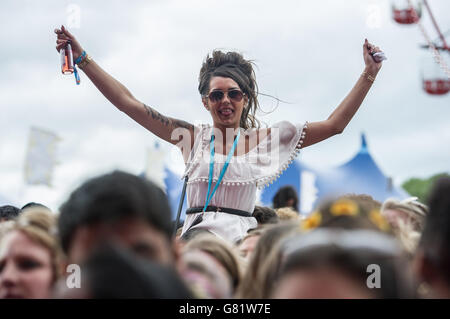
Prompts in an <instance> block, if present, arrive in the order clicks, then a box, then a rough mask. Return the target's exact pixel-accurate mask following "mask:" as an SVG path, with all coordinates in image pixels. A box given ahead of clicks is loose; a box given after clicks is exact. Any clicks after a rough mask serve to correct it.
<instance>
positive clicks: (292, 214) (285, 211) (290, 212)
mask: <svg viewBox="0 0 450 319" xmlns="http://www.w3.org/2000/svg"><path fill="white" fill-rule="evenodd" d="M275 212H276V214H277V216H278V218H279V219H280V220H298V219H300V215H299V214H298V213H297V212H296V211H295V210H294V209H292V207H281V208H277V209H276V210H275Z"/></svg>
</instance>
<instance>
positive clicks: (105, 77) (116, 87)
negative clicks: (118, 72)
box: [55, 26, 194, 148]
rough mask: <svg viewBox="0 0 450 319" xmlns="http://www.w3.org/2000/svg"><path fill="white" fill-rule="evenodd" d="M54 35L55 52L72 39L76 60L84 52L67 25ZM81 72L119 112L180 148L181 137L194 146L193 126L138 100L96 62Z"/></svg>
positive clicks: (86, 66)
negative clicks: (184, 132)
mask: <svg viewBox="0 0 450 319" xmlns="http://www.w3.org/2000/svg"><path fill="white" fill-rule="evenodd" d="M55 33H56V34H57V35H58V38H57V40H56V43H57V46H56V50H57V51H58V52H59V50H60V49H61V48H63V47H64V46H65V45H66V43H67V41H68V40H70V41H71V43H72V51H73V57H74V60H76V59H77V57H79V56H80V55H81V54H82V52H83V49H82V47H81V45H80V43H79V42H78V41H77V39H76V38H75V37H74V36H73V35H72V34H71V33H70V32H69V31H68V30H67V29H65V28H64V26H62V27H61V29H55ZM82 70H83V72H84V73H85V74H86V75H87V76H88V77H89V79H90V80H91V81H92V83H94V85H95V86H96V87H97V88H98V89H99V91H100V92H101V93H102V94H103V95H104V96H105V97H106V98H107V99H108V100H109V101H110V102H111V103H112V104H113V105H114V106H116V107H117V108H118V109H119V110H120V111H122V112H124V113H126V114H127V115H128V116H130V117H131V118H132V119H133V120H135V121H136V122H138V123H139V124H141V125H142V126H143V127H145V128H146V129H148V130H149V131H150V132H152V133H153V134H155V135H156V136H158V137H160V138H162V139H163V140H165V141H167V142H169V143H172V144H176V145H178V146H180V145H182V144H184V143H180V142H181V139H182V136H184V137H186V136H189V137H190V145H185V147H187V148H189V147H192V144H193V141H194V126H193V125H192V124H189V123H187V122H185V121H182V120H177V119H174V118H171V117H167V116H164V115H162V114H161V113H159V112H157V111H156V110H155V109H153V108H152V107H150V106H148V105H145V104H144V103H142V102H140V101H138V100H137V99H136V98H135V97H134V96H133V95H132V94H131V92H130V91H129V90H128V89H127V88H126V87H125V86H124V85H122V83H120V82H119V81H117V80H116V79H115V78H113V77H112V76H111V75H109V74H108V73H107V72H105V71H104V70H103V69H102V68H101V67H100V66H99V65H98V64H97V63H96V62H95V61H94V60H92V61H91V62H89V63H88V64H87V65H85V66H84V67H83V68H82ZM178 128H181V129H185V130H187V132H189V133H188V134H189V135H187V134H183V135H181V134H178V133H177V134H172V133H173V132H174V130H175V129H178ZM184 142H186V141H184Z"/></svg>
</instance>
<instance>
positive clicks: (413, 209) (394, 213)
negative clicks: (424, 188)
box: [381, 197, 428, 232]
mask: <svg viewBox="0 0 450 319" xmlns="http://www.w3.org/2000/svg"><path fill="white" fill-rule="evenodd" d="M381 212H382V214H383V216H385V217H386V219H387V220H388V221H389V223H390V224H391V226H392V227H393V228H398V227H399V224H400V223H403V224H410V225H411V226H412V227H413V230H415V231H418V232H421V231H422V229H423V224H424V221H425V217H426V216H427V214H428V207H427V206H426V205H424V204H422V203H421V202H419V201H418V200H417V197H410V198H407V199H404V200H396V199H394V198H389V199H387V200H386V201H385V202H384V203H383V206H382V207H381Z"/></svg>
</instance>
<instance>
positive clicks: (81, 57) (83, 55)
mask: <svg viewBox="0 0 450 319" xmlns="http://www.w3.org/2000/svg"><path fill="white" fill-rule="evenodd" d="M85 57H86V51H83V52H82V53H81V55H80V56H79V57H78V58H77V59H76V60H75V64H76V65H78V64H80V62H81V61H82V60H83V59H84V58H85Z"/></svg>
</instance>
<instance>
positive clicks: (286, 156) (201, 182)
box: [0, 26, 450, 299]
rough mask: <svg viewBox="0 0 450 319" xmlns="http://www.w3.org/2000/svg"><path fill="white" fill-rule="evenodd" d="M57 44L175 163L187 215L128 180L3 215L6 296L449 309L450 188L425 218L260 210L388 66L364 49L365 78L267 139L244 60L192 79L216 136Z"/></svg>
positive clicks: (408, 203)
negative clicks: (444, 303)
mask: <svg viewBox="0 0 450 319" xmlns="http://www.w3.org/2000/svg"><path fill="white" fill-rule="evenodd" d="M54 32H55V34H56V38H57V39H56V49H57V50H58V52H59V51H60V50H61V49H64V50H63V51H61V52H67V50H71V52H72V54H69V55H68V56H65V55H64V56H63V59H62V60H61V61H62V62H63V63H67V59H70V57H73V65H77V66H78V67H79V69H80V70H82V71H83V72H84V73H85V74H86V76H87V77H88V78H89V79H90V80H91V81H92V83H93V84H94V85H95V86H96V87H97V89H98V90H99V91H100V93H101V94H103V95H104V96H105V97H106V98H107V99H108V100H109V101H110V102H111V103H112V104H113V105H114V106H115V107H116V108H117V110H119V111H121V112H123V113H125V114H126V115H128V116H129V117H130V118H132V119H133V120H135V121H136V122H137V123H139V124H140V125H142V126H143V127H144V128H146V129H147V130H148V131H150V132H151V133H152V134H154V135H156V136H157V137H159V138H160V139H162V140H164V141H166V142H169V143H171V144H173V145H175V146H177V147H178V148H179V149H180V151H181V153H182V156H183V159H184V161H185V164H186V167H185V172H184V174H183V179H184V181H185V184H184V188H183V189H184V190H185V193H186V195H187V209H186V217H185V219H184V221H183V223H181V224H179V223H178V220H175V221H172V220H171V213H170V212H171V210H170V207H169V203H168V200H167V197H166V195H165V193H164V192H163V191H162V190H161V189H160V188H158V187H157V186H156V185H155V184H154V183H152V182H151V181H147V180H144V179H143V178H140V177H137V176H135V175H132V174H129V173H126V172H122V171H114V172H111V173H109V174H106V175H102V176H97V177H94V178H92V179H90V180H88V181H86V182H85V183H83V184H82V185H81V186H79V187H78V188H77V189H75V190H74V191H73V192H72V193H71V195H70V197H69V198H68V199H67V200H66V201H65V202H64V203H63V204H62V205H61V207H59V209H58V211H57V212H51V211H50V210H49V209H48V208H47V207H45V206H44V205H42V204H38V203H29V204H27V205H25V206H24V207H22V208H21V209H19V208H15V207H11V206H6V207H2V208H1V215H0V218H1V223H0V234H1V235H0V236H1V237H0V298H177V299H185V298H208V299H224V298H240V299H242V298H244V299H253V298H262V299H272V298H288V299H290V298H425V297H438V298H448V297H450V272H449V271H448V269H449V267H448V266H449V260H450V259H449V247H450V246H449V245H450V232H449V229H450V227H449V226H450V220H449V215H450V214H449V211H450V202H449V196H448V195H449V192H450V181H449V179H448V178H447V179H443V180H440V181H439V182H438V183H437V184H436V186H435V188H434V189H433V191H432V193H431V195H430V200H429V203H428V205H425V204H422V203H419V202H417V201H416V200H414V199H408V200H403V201H397V200H394V199H392V200H389V201H386V202H385V203H379V202H377V201H376V200H374V199H373V198H372V197H370V196H369V195H367V194H347V195H345V196H341V197H339V198H334V199H327V200H324V201H323V202H321V203H320V204H319V205H318V206H317V207H316V209H315V210H314V211H312V212H307V213H308V214H300V213H299V200H298V198H297V196H296V192H295V191H294V190H292V188H289V187H287V188H282V189H280V191H279V192H278V193H277V194H276V196H275V197H274V200H273V207H260V206H255V204H256V202H257V194H258V192H257V191H258V189H262V188H264V187H265V186H267V185H269V184H270V183H273V181H275V180H276V179H277V178H278V177H280V175H281V174H283V172H284V171H285V170H286V169H287V167H288V166H289V165H290V163H292V161H293V160H294V158H295V157H296V156H297V155H298V153H299V152H300V150H303V149H304V148H306V147H308V146H311V145H314V144H317V143H319V142H321V141H323V140H326V139H328V138H330V137H332V136H335V135H337V134H341V133H342V132H343V131H344V129H345V128H346V126H347V125H348V124H349V123H350V121H351V119H352V118H353V117H354V115H355V114H356V112H357V111H358V109H359V108H360V106H361V105H362V103H363V101H364V98H365V97H366V95H367V94H368V92H369V91H370V89H371V87H372V84H373V83H374V81H375V79H376V76H377V74H378V72H379V71H380V69H381V67H382V60H383V59H382V58H380V57H381V56H383V53H382V51H381V49H380V48H379V47H377V46H375V45H374V44H372V43H370V42H369V41H368V40H367V39H365V41H364V43H363V44H362V57H363V61H364V69H363V71H362V73H361V75H360V76H359V77H358V79H357V81H356V83H355V84H354V85H353V87H352V89H351V90H350V92H349V93H348V94H347V95H346V96H345V97H344V99H343V100H342V102H340V103H339V104H338V106H337V107H335V108H334V110H333V111H332V112H331V114H330V115H329V116H328V118H327V119H325V120H322V121H316V122H302V123H299V120H298V119H296V118H293V119H289V121H288V120H285V121H281V122H278V123H275V124H273V125H272V126H271V127H262V126H261V123H260V121H259V120H258V119H257V118H256V114H257V111H260V107H259V101H258V97H259V95H260V92H259V91H258V85H257V82H256V75H255V71H254V63H253V62H252V60H249V59H246V58H244V56H243V55H242V54H240V53H238V52H222V51H220V50H214V51H213V52H212V53H211V54H208V55H207V56H206V58H205V60H204V62H203V63H202V66H201V68H200V73H199V77H198V80H199V84H198V92H199V94H200V100H201V104H202V106H203V107H202V111H205V112H208V113H209V115H210V117H211V122H212V125H211V124H202V125H193V124H191V123H188V122H186V121H185V120H183V119H176V118H172V117H168V116H165V115H163V114H161V113H159V112H158V111H157V110H156V109H155V108H153V107H150V106H148V105H147V104H144V103H143V102H141V101H139V100H138V99H137V98H135V97H134V96H133V95H132V94H131V92H130V91H129V90H128V89H127V88H126V87H125V86H124V85H123V84H122V83H120V82H119V81H118V80H116V79H115V78H114V77H112V76H111V75H110V74H108V73H107V72H106V71H105V70H104V69H102V68H101V67H100V65H99V64H98V63H97V62H96V61H95V60H94V59H93V58H92V56H90V55H89V54H88V53H87V52H86V51H85V50H84V48H83V47H82V45H81V43H80V42H79V41H78V39H76V37H75V36H74V35H72V34H71V33H70V32H69V31H68V30H67V29H66V28H65V27H64V26H61V28H60V29H55V30H54ZM175 76H176V75H175ZM355 77H356V76H355ZM156 93H157V92H155V94H156ZM199 104H200V103H199ZM291 120H293V122H291ZM343 182H345V181H343ZM36 200H37V201H39V199H36ZM304 213H306V212H304ZM177 228H178V230H177Z"/></svg>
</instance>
